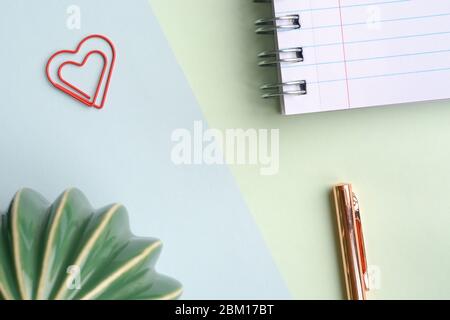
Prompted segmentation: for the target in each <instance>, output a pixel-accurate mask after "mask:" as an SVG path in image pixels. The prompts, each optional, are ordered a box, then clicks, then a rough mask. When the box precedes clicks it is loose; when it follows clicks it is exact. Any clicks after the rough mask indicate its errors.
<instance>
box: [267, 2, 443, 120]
mask: <svg viewBox="0 0 450 320" xmlns="http://www.w3.org/2000/svg"><path fill="white" fill-rule="evenodd" d="M274 7H275V14H276V16H282V15H286V14H298V15H299V16H300V23H301V28H300V29H297V30H291V31H279V32H278V33H277V37H278V46H279V48H292V47H299V46H300V47H303V55H304V61H303V62H301V63H296V64H283V65H282V66H281V71H280V73H281V79H282V81H283V82H286V81H294V80H305V81H306V82H307V91H308V94H307V95H304V96H286V97H284V99H283V100H284V101H283V110H284V113H285V114H299V113H309V112H319V111H328V110H340V109H349V108H360V107H370V106H378V105H387V104H399V103H406V102H415V101H426V100H437V99H448V98H450V1H449V0H396V1H395V0H391V1H387V0H384V1H383V0H378V1H377V0H275V2H274Z"/></svg>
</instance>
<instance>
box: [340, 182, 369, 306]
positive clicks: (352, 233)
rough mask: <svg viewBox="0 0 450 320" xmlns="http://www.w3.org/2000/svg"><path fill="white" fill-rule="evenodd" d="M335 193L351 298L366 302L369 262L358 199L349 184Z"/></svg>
mask: <svg viewBox="0 0 450 320" xmlns="http://www.w3.org/2000/svg"><path fill="white" fill-rule="evenodd" d="M333 194H334V204H335V208H336V217H337V224H338V232H339V242H340V246H341V253H342V263H343V270H344V277H345V285H346V289H347V298H348V299H349V300H366V292H367V291H368V274H367V261H366V254H365V249H364V238H363V233H362V225H361V217H360V214H359V204H358V199H357V198H356V196H355V194H354V193H353V191H352V185H351V184H348V183H343V184H338V185H336V186H334V188H333Z"/></svg>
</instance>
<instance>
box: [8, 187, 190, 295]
mask: <svg viewBox="0 0 450 320" xmlns="http://www.w3.org/2000/svg"><path fill="white" fill-rule="evenodd" d="M160 252H161V241H159V240H157V239H153V238H140V237H136V236H134V235H133V234H132V233H131V232H130V228H129V223H128V213H127V210H126V209H125V208H124V207H123V206H121V205H118V204H115V205H111V206H107V207H104V208H101V209H98V210H94V209H93V208H92V207H91V205H90V204H89V202H88V200H87V199H86V197H85V196H84V195H83V193H82V192H80V191H79V190H77V189H70V190H67V191H65V192H64V193H63V194H62V195H61V196H60V197H59V198H58V199H57V200H56V201H55V202H54V203H53V204H50V203H49V202H48V201H47V200H45V199H44V198H43V197H42V196H41V195H40V194H39V193H37V192H35V191H33V190H30V189H23V190H20V191H19V192H17V194H16V195H15V197H14V199H13V200H12V202H11V204H10V207H9V209H8V212H7V213H6V214H0V299H4V300H28V299H37V300H53V299H61V300H89V299H99V300H110V299H139V300H140V299H151V300H153V299H176V298H178V297H179V296H180V295H181V291H182V288H181V284H180V283H179V282H178V281H176V280H174V279H171V278H169V277H166V276H163V275H160V274H159V273H157V272H156V271H155V269H154V265H155V263H156V261H157V259H158V256H159V254H160Z"/></svg>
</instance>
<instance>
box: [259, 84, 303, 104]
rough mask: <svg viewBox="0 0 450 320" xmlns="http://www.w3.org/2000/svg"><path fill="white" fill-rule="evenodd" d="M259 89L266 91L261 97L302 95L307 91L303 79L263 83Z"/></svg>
mask: <svg viewBox="0 0 450 320" xmlns="http://www.w3.org/2000/svg"><path fill="white" fill-rule="evenodd" d="M260 89H261V91H263V92H266V93H264V94H263V95H262V96H261V97H262V98H263V99H268V98H275V97H282V96H286V95H293V96H302V95H305V94H307V93H308V92H307V88H306V81H305V80H298V81H288V82H282V83H274V84H265V85H263V86H261V87H260Z"/></svg>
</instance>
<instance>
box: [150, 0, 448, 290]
mask: <svg viewBox="0 0 450 320" xmlns="http://www.w3.org/2000/svg"><path fill="white" fill-rule="evenodd" d="M149 1H150V4H151V6H152V9H153V11H154V13H155V14H156V16H157V18H158V20H159V22H160V24H161V26H162V28H163V30H164V32H165V35H166V37H167V39H168V41H169V43H170V45H171V47H172V50H173V51H174V53H175V55H176V57H177V60H178V62H179V63H180V65H181V67H182V69H183V71H184V73H185V75H186V77H187V79H188V81H189V83H190V85H191V87H192V90H193V92H194V93H195V96H196V98H197V99H198V102H199V104H200V106H201V107H202V110H203V113H204V116H205V118H206V119H207V121H208V124H209V126H210V127H215V128H280V172H279V174H278V175H275V176H269V177H268V176H260V175H259V171H258V168H256V167H246V166H233V167H232V168H231V169H232V172H233V174H234V176H235V179H236V181H237V183H238V185H239V188H240V190H241V193H242V196H243V197H244V199H245V201H246V203H247V206H248V207H249V209H250V210H251V212H252V214H253V216H254V219H255V221H256V223H257V224H258V226H259V228H260V230H261V232H262V234H263V236H264V239H265V241H266V243H267V246H268V248H269V249H270V251H271V254H272V256H273V258H274V259H275V261H276V264H277V266H278V268H279V270H280V271H281V273H282V275H283V277H284V279H285V281H286V283H287V285H288V287H289V289H290V291H291V293H292V295H293V297H294V298H299V299H302V298H308V299H309V298H326V299H328V298H331V299H334V298H342V297H343V285H342V282H341V279H342V277H341V273H340V260H339V255H338V251H337V247H336V238H335V224H334V216H333V212H332V208H331V205H330V187H331V186H332V185H333V184H335V183H338V182H342V181H349V182H352V183H353V184H354V188H355V190H356V192H357V193H358V195H359V198H360V203H361V207H362V210H363V212H362V219H363V223H364V231H365V238H366V249H367V254H368V260H369V264H371V265H376V266H378V267H379V268H380V269H381V288H380V289H379V290H376V291H373V292H371V294H370V297H371V298H375V299H380V298H386V299H391V298H426V299H431V298H450V277H449V276H448V272H449V270H450V254H449V252H450V250H449V249H450V232H449V231H450V227H449V226H450V201H449V192H448V191H449V190H450V188H449V187H450V170H449V168H450V153H449V151H448V150H449V148H450V125H449V122H450V121H449V119H450V104H449V102H430V103H421V104H413V105H402V106H393V107H378V108H369V109H361V110H350V111H340V112H329V113H320V114H311V115H302V116H291V117H284V116H281V115H279V113H278V108H277V105H278V104H277V102H276V101H263V100H261V99H260V98H259V96H258V95H259V92H258V89H257V87H258V86H259V85H260V84H261V83H263V82H265V81H267V80H270V79H271V78H272V79H273V71H269V70H267V69H264V70H262V69H258V68H257V67H256V63H257V59H256V54H257V53H258V52H259V51H261V50H264V49H268V48H271V47H272V46H273V44H272V43H271V40H270V39H268V38H264V37H260V36H256V35H255V34H254V26H253V24H252V21H254V20H256V19H257V18H258V17H260V16H261V15H268V14H269V11H268V10H267V8H266V7H265V6H264V5H257V4H253V3H252V1H250V0H248V1H243V0H190V1H185V0H149ZM424 85H432V84H424ZM411 89H412V90H419V87H417V88H411ZM449 90H450V88H449Z"/></svg>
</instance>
